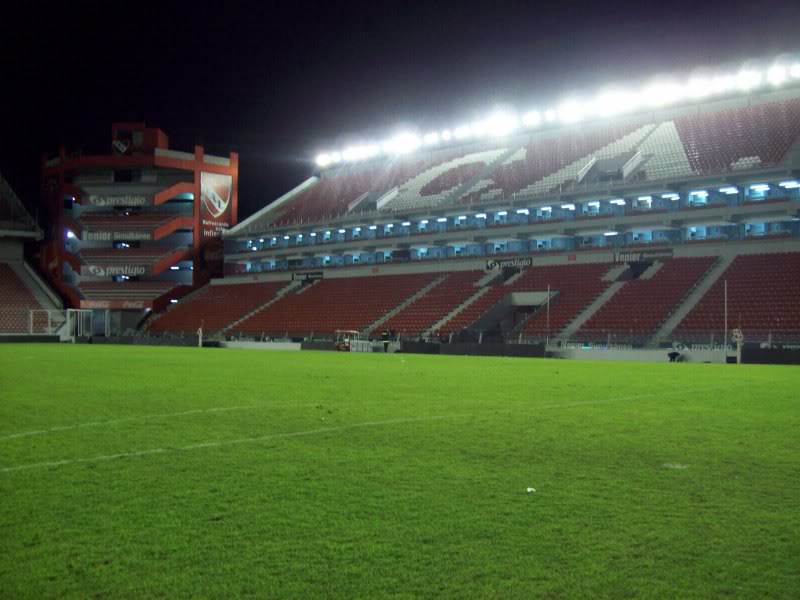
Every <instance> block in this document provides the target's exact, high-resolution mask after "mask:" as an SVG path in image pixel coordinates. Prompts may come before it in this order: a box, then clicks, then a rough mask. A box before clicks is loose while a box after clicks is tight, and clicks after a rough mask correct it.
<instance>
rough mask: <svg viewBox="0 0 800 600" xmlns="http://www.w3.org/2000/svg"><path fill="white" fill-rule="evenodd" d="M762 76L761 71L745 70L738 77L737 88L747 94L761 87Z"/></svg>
mask: <svg viewBox="0 0 800 600" xmlns="http://www.w3.org/2000/svg"><path fill="white" fill-rule="evenodd" d="M761 78H762V75H761V73H760V72H759V71H755V70H752V69H745V70H742V71H740V72H739V74H738V75H737V76H736V87H738V88H739V89H740V90H741V91H743V92H746V91H749V90H752V89H755V88H757V87H758V86H760V85H761Z"/></svg>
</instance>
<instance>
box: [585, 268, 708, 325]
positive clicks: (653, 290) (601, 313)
mask: <svg viewBox="0 0 800 600" xmlns="http://www.w3.org/2000/svg"><path fill="white" fill-rule="evenodd" d="M715 261H716V258H715V257H712V256H702V257H698V258H675V259H672V260H668V261H666V262H665V263H664V264H663V265H662V266H661V268H659V269H658V271H656V272H655V274H654V275H653V277H652V278H651V279H634V280H633V281H629V282H627V283H626V284H625V285H624V286H623V287H622V288H621V289H620V290H619V291H618V292H617V293H616V294H614V295H613V296H612V297H611V299H609V300H608V302H606V303H605V304H603V306H601V307H600V308H599V310H598V311H597V312H596V313H594V315H592V316H591V318H590V319H589V320H588V321H586V323H585V324H584V325H583V327H581V328H580V329H579V330H578V334H577V335H578V337H579V338H583V339H588V338H601V339H603V338H605V337H606V336H608V335H609V334H611V335H615V336H618V335H627V336H634V337H641V336H647V335H650V334H651V333H653V331H655V329H656V328H657V327H658V326H659V325H660V324H661V323H662V322H663V321H664V320H665V319H666V318H667V317H668V316H669V315H670V314H671V313H672V312H673V311H674V310H675V309H676V308H677V306H678V305H679V304H680V302H681V301H682V300H683V298H685V297H686V294H688V293H689V292H690V291H691V289H692V288H693V287H694V286H695V285H697V283H698V282H699V281H700V280H701V279H702V278H703V276H704V275H705V274H706V273H707V272H708V270H709V269H710V268H711V267H712V265H713V264H714V262H715Z"/></svg>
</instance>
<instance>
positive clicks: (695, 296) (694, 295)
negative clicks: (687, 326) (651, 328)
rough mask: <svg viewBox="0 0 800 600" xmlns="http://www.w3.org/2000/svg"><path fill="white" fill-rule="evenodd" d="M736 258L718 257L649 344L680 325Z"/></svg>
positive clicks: (654, 342)
mask: <svg viewBox="0 0 800 600" xmlns="http://www.w3.org/2000/svg"><path fill="white" fill-rule="evenodd" d="M734 258H736V257H735V256H722V257H720V258H719V259H717V262H716V263H714V266H713V267H711V268H710V269H709V270H708V272H707V273H706V274H705V277H703V279H702V280H700V282H699V283H698V284H697V285H696V286H695V287H694V288H692V290H691V291H690V292H689V293H688V294H687V295H686V297H685V298H684V299H683V301H682V302H681V303H680V304H679V305H678V308H676V309H675V311H674V312H673V313H672V314H671V315H670V316H669V317H667V319H666V320H665V321H664V322H663V323H662V324H661V327H659V328H658V329H656V331H655V333H653V335H652V337H651V338H650V343H649V344H648V345H651V346H652V345H655V344H657V343H658V340H662V339H664V338H666V337H667V336H668V335H669V334H671V333H672V331H673V330H674V329H675V328H676V327H677V326H678V324H679V323H680V322H681V321H683V319H684V318H686V315H688V314H689V311H691V310H692V309H693V308H694V307H695V306H696V305H697V303H698V302H699V301H700V298H702V297H703V296H705V294H706V292H707V291H708V290H709V289H711V286H712V285H714V282H715V281H717V279H719V277H720V275H722V274H723V273H724V272H725V269H727V268H728V267H729V266H730V264H731V263H732V262H733V259H734Z"/></svg>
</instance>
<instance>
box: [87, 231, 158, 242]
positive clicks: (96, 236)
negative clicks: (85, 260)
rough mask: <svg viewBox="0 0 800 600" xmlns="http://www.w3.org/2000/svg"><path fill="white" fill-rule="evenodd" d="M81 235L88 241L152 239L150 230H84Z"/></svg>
mask: <svg viewBox="0 0 800 600" xmlns="http://www.w3.org/2000/svg"><path fill="white" fill-rule="evenodd" d="M82 237H83V239H85V240H86V241H89V242H110V241H117V240H131V241H138V240H150V239H153V234H152V233H151V232H150V231H86V232H84V234H83V236H82Z"/></svg>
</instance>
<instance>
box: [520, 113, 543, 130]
mask: <svg viewBox="0 0 800 600" xmlns="http://www.w3.org/2000/svg"><path fill="white" fill-rule="evenodd" d="M522 124H523V125H524V126H525V127H537V126H538V125H541V124H542V115H541V113H539V112H537V111H535V110H532V111H531V112H527V113H525V114H524V115H522Z"/></svg>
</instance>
